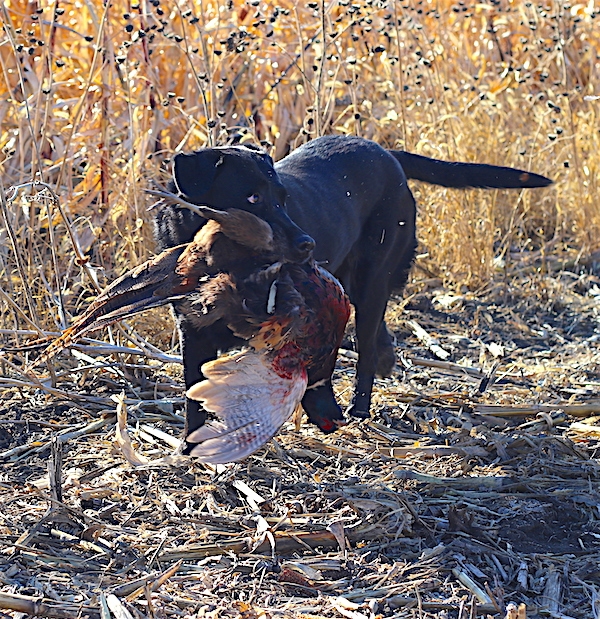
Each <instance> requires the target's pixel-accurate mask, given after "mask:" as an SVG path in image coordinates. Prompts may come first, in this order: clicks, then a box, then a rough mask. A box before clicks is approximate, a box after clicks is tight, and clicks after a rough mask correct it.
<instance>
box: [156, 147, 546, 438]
mask: <svg viewBox="0 0 600 619" xmlns="http://www.w3.org/2000/svg"><path fill="white" fill-rule="evenodd" d="M174 179H175V185H176V188H177V189H178V190H179V191H180V192H181V194H183V196H184V197H185V198H186V199H187V200H189V201H190V202H193V203H195V204H205V205H209V206H212V207H214V208H217V209H228V208H232V207H235V208H238V209H247V210H249V211H251V212H252V213H254V214H255V215H257V216H258V217H261V218H263V219H265V220H266V221H268V222H269V223H270V224H271V225H272V226H279V227H281V228H282V229H284V230H285V231H286V233H287V234H288V238H289V239H290V242H291V244H292V245H293V246H295V247H296V248H297V259H298V260H299V261H301V260H302V259H303V258H305V257H308V255H309V254H310V253H311V251H312V250H313V248H314V255H315V258H316V259H317V261H320V262H322V263H323V265H324V266H325V267H326V268H327V269H328V270H330V271H331V272H332V273H334V274H335V275H336V276H337V277H338V278H339V279H340V281H341V282H342V284H343V285H344V287H345V289H346V291H347V293H348V295H349V296H350V300H351V301H352V303H353V305H354V307H355V312H356V336H357V345H358V353H359V358H358V364H357V368H356V388H355V394H354V399H353V402H352V406H351V409H350V411H349V412H350V414H352V415H355V416H358V417H366V416H368V414H369V405H370V399H371V390H372V386H373V378H374V376H375V374H378V375H381V376H389V374H390V373H391V371H392V370H393V367H394V363H395V354H394V349H393V345H392V341H391V337H390V335H389V333H388V330H387V328H386V325H385V323H384V322H383V316H384V312H385V308H386V304H387V301H388V298H389V295H390V293H391V292H392V291H393V290H400V289H402V287H403V286H404V284H405V283H406V279H407V276H408V271H409V269H410V266H411V263H412V260H413V258H414V254H415V248H416V244H417V242H416V237H415V216H416V207H415V201H414V198H413V196H412V194H411V192H410V189H409V187H408V184H407V179H417V180H420V181H425V182H427V183H433V184H436V185H443V186H444V187H457V188H460V187H488V188H494V187H498V188H510V187H513V188H522V187H544V186H547V185H549V184H550V183H551V182H552V181H550V180H549V179H547V178H545V177H543V176H539V175H537V174H532V173H529V172H524V171H522V170H516V169H513V168H506V167H499V166H490V165H485V164H471V163H447V162H443V161H438V160H435V159H429V158H427V157H422V156H419V155H413V154H411V153H407V152H404V151H387V150H385V149H383V148H381V147H380V146H378V145H377V144H375V143H374V142H371V141H369V140H364V139H362V138H357V137H345V136H327V137H322V138H318V139H316V140H313V141H311V142H308V143H307V144H305V145H304V146H302V147H300V148H298V149H297V150H296V151H294V152H292V153H291V154H290V155H289V156H287V157H285V158H284V159H282V160H281V161H279V162H278V163H277V164H275V165H274V164H273V160H272V159H271V158H270V157H269V156H268V155H267V154H266V153H265V152H263V151H262V150H260V149H258V148H256V147H246V146H230V147H220V148H207V149H203V150H200V151H198V152H196V153H193V154H190V155H183V154H179V155H177V156H176V157H175V160H174ZM286 213H287V214H286ZM288 215H289V217H288ZM290 218H291V219H290ZM203 223H204V221H203V220H202V219H201V218H199V217H198V216H197V215H194V214H192V213H191V212H190V211H189V210H186V209H182V208H179V207H177V206H173V205H164V206H163V207H162V208H161V209H160V210H159V211H158V213H157V215H156V220H155V225H156V234H157V238H158V242H159V245H160V249H165V248H166V247H170V246H173V245H177V244H180V243H185V242H188V241H190V240H191V238H192V237H193V235H194V233H195V232H196V230H197V229H198V228H199V227H200V226H201V225H203ZM304 231H306V232H304ZM306 233H308V234H310V237H308V236H307V234H306ZM311 237H312V238H311ZM313 239H314V243H313ZM315 243H316V244H315ZM175 311H176V313H177V314H178V321H179V326H180V330H181V341H182V353H183V358H184V373H185V383H186V387H190V386H191V385H193V384H194V383H196V382H198V381H199V380H201V379H202V376H201V374H200V369H199V368H200V365H201V364H202V363H204V362H205V361H207V360H209V359H213V358H215V356H216V355H217V353H218V351H225V350H227V349H229V348H231V347H233V346H235V345H236V343H237V342H236V339H235V338H234V337H233V335H232V334H231V332H229V331H228V329H227V328H226V327H225V326H224V325H222V324H219V323H217V324H216V325H214V326H212V327H211V328H210V329H204V330H196V329H194V328H193V326H192V325H190V324H189V323H188V321H186V317H185V315H182V313H181V312H180V311H178V308H177V306H176V307H175ZM302 405H303V407H304V409H305V410H306V411H307V412H308V413H309V414H310V413H311V411H312V412H314V414H315V416H316V417H319V416H325V417H328V418H331V419H333V418H337V419H342V418H343V417H342V413H341V410H340V409H339V406H338V405H337V404H336V402H335V398H334V396H333V390H332V387H331V383H330V381H329V382H327V384H324V385H322V386H320V387H318V388H316V389H312V390H309V391H307V393H306V395H305V397H304V400H303V401H302ZM204 422H205V413H204V411H202V410H201V409H200V408H199V406H198V403H197V402H193V401H191V400H188V402H187V425H188V428H187V431H188V432H191V431H193V430H195V429H196V428H198V427H200V426H201V425H203V424H204Z"/></svg>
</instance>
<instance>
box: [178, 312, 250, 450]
mask: <svg viewBox="0 0 600 619" xmlns="http://www.w3.org/2000/svg"><path fill="white" fill-rule="evenodd" d="M183 309H184V308H183V306H178V305H176V304H174V310H175V314H176V316H177V323H178V326H179V337H180V342H181V354H182V356H183V377H184V381H185V388H186V391H187V389H189V388H190V387H191V386H192V385H195V384H196V383H198V382H200V381H201V380H204V376H203V374H202V372H201V370H200V368H201V367H202V365H203V364H204V363H206V362H207V361H211V360H213V359H216V358H217V356H218V354H219V353H220V352H226V351H227V350H230V349H231V348H233V347H234V346H236V345H239V342H240V340H239V339H238V338H236V337H235V336H234V335H233V333H232V332H231V331H230V330H229V329H228V328H227V326H226V325H225V324H224V323H223V322H222V321H220V320H219V321H217V322H215V323H214V324H212V325H210V326H208V327H204V328H198V327H197V326H196V325H194V322H193V317H190V316H189V315H188V314H187V313H186V312H183V311H182V310H183ZM205 423H206V411H205V410H204V408H203V407H202V405H201V404H200V402H198V401H196V400H190V399H189V398H186V400H185V428H184V431H183V437H184V438H185V437H187V436H189V435H190V434H191V433H192V432H193V431H194V430H197V429H198V428H200V427H202V426H203V425H204V424H205ZM192 447H194V444H192V445H189V444H187V443H186V444H184V447H183V453H184V454H187V453H188V452H189V449H191V448H192Z"/></svg>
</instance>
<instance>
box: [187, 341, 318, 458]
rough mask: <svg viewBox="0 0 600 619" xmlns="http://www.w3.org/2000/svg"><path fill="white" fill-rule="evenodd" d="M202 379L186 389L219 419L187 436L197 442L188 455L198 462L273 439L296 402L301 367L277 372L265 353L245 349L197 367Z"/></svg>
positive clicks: (302, 387) (244, 452)
mask: <svg viewBox="0 0 600 619" xmlns="http://www.w3.org/2000/svg"><path fill="white" fill-rule="evenodd" d="M202 373H203V375H204V376H205V377H206V378H205V380H203V381H202V382H200V383H197V384H196V385H193V386H192V387H190V389H188V392H187V396H188V397H189V398H191V399H193V400H199V401H200V402H202V404H203V406H204V408H205V409H206V410H208V411H210V412H212V413H215V415H217V417H218V418H219V421H210V422H208V423H206V424H205V425H204V426H202V427H201V428H198V429H197V430H195V431H194V432H192V433H191V434H190V435H189V436H188V437H187V438H186V440H187V441H188V442H190V443H198V444H197V445H196V447H194V448H193V449H192V450H191V452H190V455H192V456H195V457H197V458H199V459H200V460H202V461H203V462H208V463H211V464H224V463H227V462H236V461H238V460H242V459H243V458H245V457H246V456H249V455H250V454H252V453H254V452H255V451H256V450H257V449H259V448H260V447H262V446H263V445H264V444H265V443H266V442H267V441H268V440H270V439H271V438H273V436H275V434H277V432H278V431H279V429H280V428H281V426H282V425H283V424H284V422H285V421H286V420H287V419H289V418H290V417H291V415H292V413H293V412H294V410H295V409H296V406H297V405H298V404H299V403H300V400H301V399H302V397H303V395H304V392H305V391H306V386H307V382H308V381H307V375H306V371H305V370H304V369H303V368H301V367H298V368H297V369H296V370H294V371H293V372H291V373H283V372H279V373H278V372H276V371H275V369H274V367H273V363H272V360H271V358H270V356H269V355H265V354H264V353H259V352H256V351H254V350H246V351H242V352H238V353H234V354H231V355H227V356H226V357H221V358H219V359H216V360H215V361H210V362H208V363H205V364H204V365H203V366H202Z"/></svg>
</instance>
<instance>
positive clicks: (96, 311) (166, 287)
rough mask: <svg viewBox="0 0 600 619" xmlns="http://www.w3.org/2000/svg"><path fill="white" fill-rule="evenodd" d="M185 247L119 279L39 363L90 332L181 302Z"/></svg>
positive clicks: (46, 352)
mask: <svg viewBox="0 0 600 619" xmlns="http://www.w3.org/2000/svg"><path fill="white" fill-rule="evenodd" d="M185 247H186V246H185V245H179V246H178V247H173V248H171V249H168V250H167V251H164V252H162V253H161V254H159V255H158V256H156V257H155V258H152V259H151V260H147V261H146V262H144V263H143V264H141V265H139V266H138V267H136V268H135V269H132V270H131V271H128V272H127V273H125V274H124V275H122V276H121V277H119V278H118V279H116V280H115V281H114V282H113V283H112V284H110V286H108V288H106V289H105V290H104V291H103V292H102V293H101V294H100V295H99V296H98V297H97V298H96V299H95V300H94V301H93V302H92V304H91V305H90V306H89V307H88V309H87V310H86V311H85V312H84V313H83V314H82V315H81V316H80V317H79V318H78V319H77V320H76V321H75V323H74V324H73V325H72V326H71V327H69V328H68V329H66V330H65V331H64V332H63V333H62V335H61V336H60V337H59V338H57V339H56V340H54V342H52V344H50V346H48V348H46V350H45V351H44V354H43V355H42V356H41V357H40V359H39V360H38V361H37V363H41V362H44V361H47V360H48V359H50V358H52V357H53V356H54V355H56V354H57V353H59V352H60V351H61V350H63V349H64V348H66V347H67V346H69V345H70V344H72V343H73V342H74V341H75V340H76V339H77V338H80V337H83V336H84V335H85V334H86V333H89V332H90V331H95V330H96V329H99V328H101V327H104V326H108V325H110V324H112V323H113V322H116V321H117V320H120V319H122V318H125V317H127V316H131V315H133V314H137V313H139V312H142V311H144V310H147V309H150V308H152V307H158V306H160V305H165V304H166V303H169V302H171V301H173V300H176V299H177V298H179V296H181V295H178V294H176V293H175V292H174V289H173V285H172V281H171V280H172V278H173V273H174V271H175V268H176V266H177V261H178V259H179V257H180V256H181V254H182V253H183V251H184V250H185Z"/></svg>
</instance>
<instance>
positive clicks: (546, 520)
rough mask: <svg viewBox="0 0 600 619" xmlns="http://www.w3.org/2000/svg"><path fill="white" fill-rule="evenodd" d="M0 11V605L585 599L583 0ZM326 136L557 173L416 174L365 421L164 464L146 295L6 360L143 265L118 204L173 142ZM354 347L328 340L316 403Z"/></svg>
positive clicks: (593, 412)
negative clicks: (139, 304)
mask: <svg viewBox="0 0 600 619" xmlns="http://www.w3.org/2000/svg"><path fill="white" fill-rule="evenodd" d="M1 11H2V22H3V25H4V31H3V32H2V33H1V35H0V42H1V45H0V74H1V77H0V147H1V149H2V150H1V152H2V155H1V157H0V178H1V180H2V186H1V189H0V191H1V198H2V200H1V205H0V208H1V210H2V214H1V216H0V238H2V246H1V247H2V250H1V251H0V271H1V276H0V307H1V314H0V316H1V320H2V324H1V325H0V329H2V338H3V348H4V349H5V350H6V352H5V353H4V354H3V355H2V357H1V361H2V364H3V370H2V378H0V386H1V387H2V389H3V391H2V396H1V397H2V412H1V413H0V451H1V454H0V455H1V457H2V460H3V462H4V469H3V471H2V473H0V474H1V475H2V477H1V478H0V493H1V503H0V504H1V507H0V547H1V553H0V563H1V564H2V573H1V575H0V607H4V608H7V609H13V610H4V611H0V612H3V613H4V614H5V615H6V616H10V617H17V616H23V615H19V612H21V613H25V614H26V615H36V614H39V615H45V616H64V617H74V616H79V614H81V615H82V616H85V615H86V614H87V615H89V616H94V617H99V616H102V617H109V616H127V615H123V614H121V615H119V613H124V612H127V613H130V614H131V616H136V617H138V616H139V617H160V616H169V617H175V616H182V617H229V616H230V617H244V618H250V617H288V616H289V617H301V616H304V617H354V618H359V617H369V618H371V617H377V616H394V617H415V616H416V617H440V618H441V617H457V618H458V617H460V618H463V617H467V616H474V615H475V614H476V613H479V615H480V616H481V615H483V616H485V614H489V615H491V616H497V617H505V616H506V617H511V619H512V617H513V616H514V617H519V618H520V619H521V618H522V617H525V616H526V617H536V616H554V617H561V616H562V617H564V616H569V617H581V618H586V619H587V618H589V617H595V616H597V615H598V613H599V611H598V588H599V585H598V582H599V580H598V578H599V577H598V569H597V565H598V558H599V550H598V535H599V534H600V531H599V530H598V518H599V516H598V508H597V505H598V504H599V503H600V501H599V497H598V493H597V481H598V478H599V475H600V472H599V469H598V462H597V441H598V432H599V430H598V427H599V425H598V420H597V417H596V416H597V415H598V414H600V406H599V404H598V382H599V380H598V352H597V338H598V335H597V332H596V331H597V319H598V298H600V281H599V279H598V277H599V275H598V266H597V264H598V256H599V255H600V254H598V250H599V249H600V247H599V245H600V214H599V211H598V208H597V205H598V203H599V202H600V200H599V196H598V178H599V158H598V152H600V144H599V140H600V133H599V132H598V128H599V125H598V118H599V114H600V99H598V96H599V95H600V87H599V85H598V77H599V67H598V53H599V51H600V49H599V48H600V38H599V37H598V35H597V32H596V31H597V29H598V19H600V17H599V16H598V7H597V5H595V4H594V3H591V2H589V3H587V2H586V3H572V4H568V3H558V2H556V3H550V2H546V3H542V2H531V3H520V2H506V1H504V0H501V1H500V2H493V3H492V2H490V3H477V4H475V3H467V2H464V3H462V4H461V3H451V2H446V1H445V0H442V1H440V2H437V3H433V2H417V1H415V0H406V1H404V2H391V1H390V2H366V1H365V2H363V1H362V0H358V1H355V2H350V3H347V2H345V1H344V2H331V3H330V2H325V3H321V2H311V3H306V4H298V3H292V2H286V1H282V2H279V3H278V4H277V5H275V4H273V3H265V2H259V3H254V2H250V3H242V2H239V1H238V0H233V1H232V2H230V3H226V2H223V3H213V2H205V1H203V2H196V3H186V2H180V3H176V2H174V1H172V0H161V1H160V2H158V1H157V2H154V3H153V2H143V3H140V4H138V3H136V2H135V1H132V2H121V1H115V2H112V3H107V4H103V3H101V2H96V1H95V0H90V1H89V2H63V1H62V0H61V1H59V2H55V3H46V2H29V3H26V2H13V1H12V0H7V1H6V2H5V3H4V4H3V7H2V9H1ZM329 132H342V133H356V134H359V135H363V136H365V137H369V138H372V139H374V140H376V141H378V142H379V143H380V144H382V145H384V146H388V147H398V148H406V149H407V150H412V151H415V152H418V153H421V154H425V155H431V156H436V157H439V158H443V159H462V160H468V161H484V162H489V163H498V164H501V165H514V166H518V167H521V168H525V169H531V170H534V171H536V172H539V173H541V174H544V175H547V176H549V177H552V178H553V179H554V180H555V181H556V182H555V185H554V186H553V187H551V188H548V189H544V190H540V191H527V192H522V193H520V194H519V193H514V192H503V191H491V192H485V191H479V190H478V191H468V192H459V191H451V190H447V189H440V188H431V187H426V186H424V185H423V186H417V184H416V183H415V184H413V189H414V190H415V194H416V197H417V200H418V203H419V218H420V219H419V229H418V236H419V239H420V242H421V248H420V251H419V258H418V259H417V261H416V264H415V269H414V271H413V277H412V281H411V282H410V283H409V286H408V287H407V290H406V293H405V295H404V296H403V297H402V298H398V299H396V300H395V301H394V303H392V304H390V308H389V322H390V324H391V326H392V328H393V330H394V332H395V334H396V336H397V337H398V352H399V354H400V362H399V369H398V372H397V373H396V374H395V376H394V377H393V378H392V379H389V380H385V381H379V382H378V384H377V392H376V397H375V406H374V411H373V412H374V417H373V420H372V421H371V422H369V423H366V424H360V423H357V422H354V423H352V424H350V425H349V426H348V427H347V428H344V429H343V430H342V431H340V432H338V433H336V434H334V435H332V436H330V437H326V438H324V437H323V436H322V435H320V434H319V433H318V431H316V430H314V431H313V430H312V429H309V428H306V427H305V428H303V429H302V430H301V431H300V433H299V434H298V433H296V432H295V431H293V430H292V429H291V428H290V431H289V432H285V431H284V432H283V433H282V434H280V435H279V437H278V438H277V441H276V442H273V443H271V444H270V446H269V447H268V448H267V449H265V450H264V451H262V452H259V453H258V455H256V456H253V457H251V458H250V459H248V460H247V461H246V462H245V463H243V464H240V465H235V466H234V467H232V468H226V469H224V470H221V469H219V470H216V471H212V470H208V469H207V468H205V467H203V466H201V465H198V464H194V463H193V462H190V461H189V460H183V461H180V460H177V458H176V457H174V456H172V455H171V454H172V451H173V449H174V448H175V446H176V444H177V436H178V433H179V431H180V429H181V421H182V420H181V408H180V407H181V400H182V384H181V380H180V369H179V365H178V363H177V361H178V358H177V355H178V351H177V349H176V346H175V341H176V338H175V337H174V334H173V326H172V321H171V318H170V315H169V313H168V312H163V313H159V312H155V313H153V314H152V315H151V316H147V317H146V316H145V317H143V318H140V319H135V320H132V321H130V322H129V323H127V324H123V325H122V326H120V327H116V328H113V330H112V331H111V333H110V334H109V335H108V336H107V337H105V338H104V339H103V340H102V341H100V340H87V341H84V342H82V343H81V344H80V345H78V346H77V347H75V348H73V349H72V354H70V355H67V354H65V355H63V356H62V357H60V358H58V359H57V360H56V361H55V363H54V364H53V365H52V366H50V367H48V368H40V369H39V370H37V371H36V372H35V373H33V374H29V375H24V374H23V372H22V369H23V368H24V367H25V366H26V365H27V364H28V362H29V352H28V351H23V350H19V351H16V352H14V351H12V352H11V350H10V349H16V348H20V347H23V346H25V345H26V344H27V343H28V342H29V341H31V340H32V339H37V338H41V337H44V336H46V335H47V334H52V333H57V332H58V331H59V330H61V329H63V328H65V327H67V326H68V325H69V324H71V322H72V317H73V316H75V315H77V314H78V313H79V312H80V311H81V310H82V309H83V308H84V307H86V306H87V304H88V303H89V301H90V300H91V299H92V298H93V297H94V296H95V295H96V294H97V291H98V290H99V289H101V288H102V287H104V285H105V284H106V283H107V282H108V281H111V280H113V279H114V278H116V277H117V276H118V275H120V274H121V273H123V272H124V271H126V270H128V269H130V268H131V267H132V266H134V265H136V264H139V263H141V262H143V261H144V260H145V259H147V258H148V257H149V256H150V255H152V253H153V243H152V240H151V236H152V235H151V226H150V225H149V220H150V217H151V213H149V212H148V211H147V208H148V206H149V205H150V204H151V199H149V198H148V197H147V196H146V194H144V193H143V189H144V188H146V187H151V186H152V185H153V184H154V183H155V182H158V183H159V184H160V183H162V182H164V181H165V180H166V179H168V177H169V175H170V171H169V164H168V159H169V157H170V156H171V155H172V154H173V152H175V151H176V150H178V149H193V148H199V147H201V146H203V145H205V144H210V143H222V142H223V141H225V140H226V139H228V137H230V136H231V135H233V134H240V135H241V136H242V139H244V140H245V139H253V140H258V141H262V142H263V143H264V144H265V147H266V148H269V149H271V151H272V154H273V156H274V157H276V158H279V157H282V156H284V155H285V154H286V152H287V151H288V150H289V149H290V148H294V147H295V146H296V145H298V144H300V143H302V142H303V141H305V140H306V139H308V137H309V135H312V136H315V135H318V134H320V133H329ZM354 356H355V355H354V351H353V350H351V337H350V341H349V343H348V350H347V352H346V353H344V354H343V355H342V356H341V357H340V361H339V364H338V366H339V367H338V371H337V374H336V389H337V390H338V393H339V397H340V399H342V400H344V399H345V398H348V397H349V392H350V388H351V381H352V378H353V371H354V365H353V364H354V358H353V357H354ZM121 391H123V392H124V395H123V396H122V397H120V396H119V394H120V393H121ZM113 398H116V399H117V401H114V399H113ZM117 412H118V413H119V415H118V417H119V423H117V421H116V418H117ZM117 427H118V428H119V430H116V429H115V428H117ZM53 436H55V437H58V438H57V440H55V441H54V443H55V445H54V451H52V449H51V447H52V440H51V439H52V437H53ZM61 453H62V466H60V462H61V458H60V454H61ZM52 454H54V455H52ZM48 462H50V463H51V474H50V475H49V476H48V473H47V466H48ZM57 480H60V483H59V482H58V481H57ZM18 595H21V596H22V597H16V596H18ZM40 598H42V599H41V601H37V600H39V599H40ZM509 602H514V604H515V606H514V608H513V607H509ZM520 604H525V605H526V607H527V608H526V609H525V608H522V609H521V610H519V605H520ZM82 606H83V608H84V610H83V611H82V612H81V613H80V608H81V607H82Z"/></svg>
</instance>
